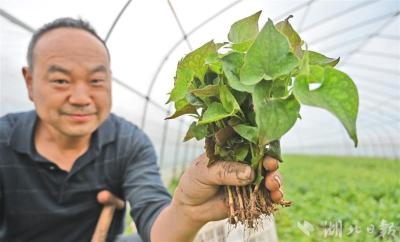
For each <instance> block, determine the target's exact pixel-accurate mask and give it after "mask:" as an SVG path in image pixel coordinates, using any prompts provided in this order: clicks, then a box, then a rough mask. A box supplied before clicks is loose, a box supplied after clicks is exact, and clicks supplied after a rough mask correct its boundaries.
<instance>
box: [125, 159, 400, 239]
mask: <svg viewBox="0 0 400 242" xmlns="http://www.w3.org/2000/svg"><path fill="white" fill-rule="evenodd" d="M279 170H280V172H281V173H282V175H283V180H284V191H285V199H287V200H291V201H293V202H294V204H293V205H292V206H291V207H288V208H281V209H279V211H278V212H277V213H276V214H275V220H276V227H277V232H278V237H279V241H280V242H324V241H329V242H333V241H335V242H340V241H351V242H355V241H357V242H358V241H359V242H369V241H395V242H399V241H400V161H394V160H386V159H381V158H359V157H328V156H304V155H298V156H297V155H296V156H294V155H291V156H286V157H284V163H283V164H281V165H280V168H279ZM177 181H178V180H177V179H176V180H174V181H172V182H171V184H170V185H169V190H170V192H172V191H173V190H174V188H175V187H176V185H177ZM127 232H128V233H129V232H131V231H129V230H128V231H127Z"/></svg>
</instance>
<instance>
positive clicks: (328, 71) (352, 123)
mask: <svg viewBox="0 0 400 242" xmlns="http://www.w3.org/2000/svg"><path fill="white" fill-rule="evenodd" d="M310 78H311V77H310V75H306V74H299V75H298V76H297V77H296V81H295V84H294V91H293V92H294V95H295V96H296V98H297V99H298V100H299V101H300V102H301V103H303V104H305V105H310V106H315V107H320V108H324V109H326V110H328V111H329V112H331V113H332V114H333V115H335V116H336V117H337V118H338V119H339V120H340V122H341V123H342V124H343V125H344V127H345V128H346V130H347V133H348V134H349V136H350V138H351V139H352V140H353V142H354V145H355V146H357V143H358V140H357V132H356V119H357V113H358V92H357V87H356V86H355V84H354V82H353V80H352V79H351V78H350V77H349V76H348V75H347V74H345V73H343V72H341V71H338V70H336V69H334V68H333V67H331V66H325V68H324V79H323V81H322V83H321V86H320V87H319V88H318V89H315V90H313V91H310V90H309V79H310Z"/></svg>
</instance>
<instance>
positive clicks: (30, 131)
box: [8, 110, 116, 156]
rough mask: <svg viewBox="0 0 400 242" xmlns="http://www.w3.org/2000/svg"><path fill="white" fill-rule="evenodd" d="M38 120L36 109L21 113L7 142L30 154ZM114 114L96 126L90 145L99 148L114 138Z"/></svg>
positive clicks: (17, 149)
mask: <svg viewBox="0 0 400 242" xmlns="http://www.w3.org/2000/svg"><path fill="white" fill-rule="evenodd" d="M37 120H38V116H37V113H36V111H34V110H33V111H29V112H26V113H23V114H22V117H21V118H20V119H19V120H18V121H17V123H16V125H15V126H14V127H13V130H12V131H11V135H10V138H9V141H8V144H9V145H10V146H11V147H12V148H14V149H15V150H16V151H18V152H21V153H26V154H29V155H32V156H33V154H34V153H35V146H34V132H35V126H36V123H37ZM113 121H114V115H113V114H110V115H109V116H108V118H107V119H106V120H105V121H104V122H103V123H102V124H101V125H100V126H99V128H97V130H96V131H95V132H94V133H93V135H92V138H91V147H94V148H96V149H98V150H100V149H101V148H102V147H103V145H105V144H108V143H110V142H112V141H114V140H115V139H116V132H115V123H114V122H113Z"/></svg>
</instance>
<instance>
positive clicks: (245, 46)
mask: <svg viewBox="0 0 400 242" xmlns="http://www.w3.org/2000/svg"><path fill="white" fill-rule="evenodd" d="M253 43H254V39H252V40H248V41H245V42H242V43H237V44H232V46H231V48H232V50H234V51H236V52H239V53H246V52H247V51H248V50H249V48H250V46H251V45H252V44H253Z"/></svg>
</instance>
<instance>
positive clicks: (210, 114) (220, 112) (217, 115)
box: [199, 102, 231, 124]
mask: <svg viewBox="0 0 400 242" xmlns="http://www.w3.org/2000/svg"><path fill="white" fill-rule="evenodd" d="M229 116H231V113H229V112H227V111H225V108H224V106H222V104H221V103H218V102H213V103H211V104H210V106H208V108H207V110H206V111H205V112H204V114H203V118H202V119H201V120H200V121H199V124H208V123H211V122H215V121H218V120H221V119H223V118H226V117H229Z"/></svg>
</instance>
